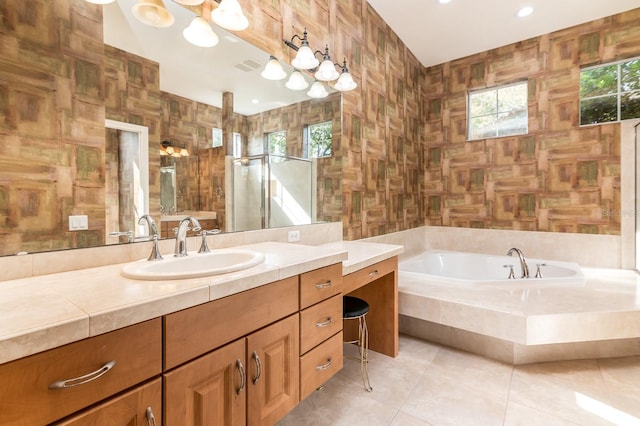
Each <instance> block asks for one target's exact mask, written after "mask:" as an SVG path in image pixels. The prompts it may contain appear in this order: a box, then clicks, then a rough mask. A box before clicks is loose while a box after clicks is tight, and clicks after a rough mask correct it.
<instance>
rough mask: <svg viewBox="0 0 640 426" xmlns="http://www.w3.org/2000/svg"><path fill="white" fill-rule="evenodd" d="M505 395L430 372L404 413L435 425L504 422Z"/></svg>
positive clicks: (414, 391)
mask: <svg viewBox="0 0 640 426" xmlns="http://www.w3.org/2000/svg"><path fill="white" fill-rule="evenodd" d="M505 408H506V398H498V397H496V396H494V395H493V394H491V393H489V392H482V391H480V390H478V389H475V388H472V387H469V386H467V385H466V384H465V383H464V381H460V380H459V379H458V378H450V377H447V376H445V375H441V374H430V372H429V369H428V370H427V374H425V375H424V376H423V377H422V380H420V382H419V383H418V385H417V386H416V387H415V388H414V389H413V391H412V393H411V396H410V397H409V399H408V400H407V402H406V403H405V404H404V406H403V407H402V409H401V412H403V413H405V414H409V415H411V416H413V417H415V418H417V419H419V420H422V421H425V422H428V423H430V424H432V425H438V426H440V425H455V426H464V425H482V426H491V425H502V423H503V420H504V413H505Z"/></svg>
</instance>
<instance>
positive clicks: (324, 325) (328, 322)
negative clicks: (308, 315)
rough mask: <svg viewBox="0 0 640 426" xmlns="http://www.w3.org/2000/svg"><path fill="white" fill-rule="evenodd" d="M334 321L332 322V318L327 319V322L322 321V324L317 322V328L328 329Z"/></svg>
mask: <svg viewBox="0 0 640 426" xmlns="http://www.w3.org/2000/svg"><path fill="white" fill-rule="evenodd" d="M332 322H333V321H332V320H331V317H327V319H326V320H324V321H321V322H317V323H316V327H318V328H320V327H326V326H328V325H329V324H331V323H332Z"/></svg>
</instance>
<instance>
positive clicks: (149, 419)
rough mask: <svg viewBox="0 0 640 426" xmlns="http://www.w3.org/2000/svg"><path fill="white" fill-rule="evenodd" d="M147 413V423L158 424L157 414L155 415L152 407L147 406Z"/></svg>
mask: <svg viewBox="0 0 640 426" xmlns="http://www.w3.org/2000/svg"><path fill="white" fill-rule="evenodd" d="M145 415H146V416H147V425H148V426H156V416H154V415H153V409H152V408H151V407H147V411H146V412H145Z"/></svg>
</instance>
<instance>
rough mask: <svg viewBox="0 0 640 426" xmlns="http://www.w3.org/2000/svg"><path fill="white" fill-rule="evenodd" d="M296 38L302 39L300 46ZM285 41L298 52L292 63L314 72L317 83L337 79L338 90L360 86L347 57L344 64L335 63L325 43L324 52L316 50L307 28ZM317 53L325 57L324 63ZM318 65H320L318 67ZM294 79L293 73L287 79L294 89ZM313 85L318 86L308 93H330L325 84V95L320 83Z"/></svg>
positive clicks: (296, 66)
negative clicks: (310, 44) (308, 35)
mask: <svg viewBox="0 0 640 426" xmlns="http://www.w3.org/2000/svg"><path fill="white" fill-rule="evenodd" d="M296 38H297V39H298V40H300V46H297V45H296V44H295V43H294V41H295V39H296ZM283 42H284V44H286V45H287V46H288V47H290V48H291V49H293V50H295V51H296V52H297V53H296V56H295V58H293V60H292V61H291V65H293V66H294V67H295V68H298V69H303V70H308V71H310V72H314V77H315V78H316V80H317V81H316V83H317V82H320V81H325V82H328V81H334V80H336V79H337V80H338V81H336V83H335V84H334V86H333V87H334V88H335V89H336V90H339V91H341V92H346V91H349V90H353V89H355V88H356V87H358V85H357V84H356V82H355V81H353V77H352V76H351V74H349V69H348V68H347V59H346V58H344V60H343V62H342V65H340V64H335V63H333V61H332V60H331V56H330V55H329V46H328V45H325V48H324V52H322V51H320V50H316V51H315V52H314V51H313V50H312V49H311V48H310V47H309V39H308V38H307V29H306V28H305V29H304V32H303V33H302V37H300V36H299V35H297V34H294V35H293V37H291V40H283ZM316 55H322V58H323V59H322V63H320V61H318V59H317V58H316ZM318 65H320V66H319V67H318ZM316 67H317V69H316ZM336 67H338V68H339V69H340V72H338V71H336ZM297 78H298V77H297V76H296V79H297ZM292 79H293V74H292V75H291V77H290V78H289V81H287V84H286V86H287V87H288V88H290V89H292V87H290V85H289V82H290V81H292ZM292 84H293V83H292ZM313 86H316V89H314V88H313V87H312V88H311V90H309V92H308V93H307V94H308V95H309V96H311V97H324V96H327V95H328V93H326V88H324V85H321V86H322V88H323V89H324V92H325V93H326V94H324V96H322V92H321V91H320V89H319V86H318V85H316V84H315V83H314V85H313ZM293 90H302V89H293Z"/></svg>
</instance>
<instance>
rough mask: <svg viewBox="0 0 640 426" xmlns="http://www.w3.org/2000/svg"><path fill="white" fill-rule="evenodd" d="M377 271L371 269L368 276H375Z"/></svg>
mask: <svg viewBox="0 0 640 426" xmlns="http://www.w3.org/2000/svg"><path fill="white" fill-rule="evenodd" d="M378 273H379V272H378V270H377V269H376V270H375V271H371V272H369V276H370V277H375V276H376V275H378Z"/></svg>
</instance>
